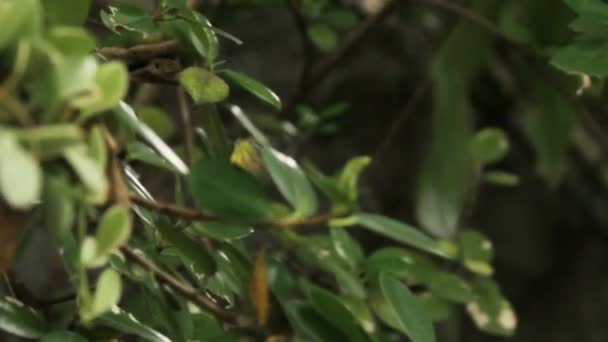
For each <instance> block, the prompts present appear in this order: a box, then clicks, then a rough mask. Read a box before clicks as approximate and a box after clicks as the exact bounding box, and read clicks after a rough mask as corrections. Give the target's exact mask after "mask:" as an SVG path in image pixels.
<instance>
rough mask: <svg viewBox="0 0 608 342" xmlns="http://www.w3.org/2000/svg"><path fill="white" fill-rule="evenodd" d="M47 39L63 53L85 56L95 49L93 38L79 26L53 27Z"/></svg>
mask: <svg viewBox="0 0 608 342" xmlns="http://www.w3.org/2000/svg"><path fill="white" fill-rule="evenodd" d="M77 1H78V0H77ZM66 12H69V11H66ZM48 40H49V41H50V42H51V43H52V44H53V45H54V46H55V47H56V48H57V49H58V50H59V51H60V52H61V53H63V54H64V55H70V56H86V55H89V54H91V53H92V52H93V51H94V50H95V39H94V38H93V37H92V36H91V35H90V34H89V33H88V32H87V31H85V30H84V29H82V28H79V27H70V26H58V27H54V28H52V29H51V30H50V31H49V36H48Z"/></svg>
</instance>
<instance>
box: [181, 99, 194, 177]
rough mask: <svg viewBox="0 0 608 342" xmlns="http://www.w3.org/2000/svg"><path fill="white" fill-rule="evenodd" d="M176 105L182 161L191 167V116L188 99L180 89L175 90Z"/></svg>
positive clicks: (192, 149) (192, 150)
mask: <svg viewBox="0 0 608 342" xmlns="http://www.w3.org/2000/svg"><path fill="white" fill-rule="evenodd" d="M177 103H178V106H179V113H180V117H181V121H182V131H183V134H184V151H185V154H184V159H185V162H186V165H188V166H191V165H192V161H193V158H194V136H193V134H192V127H193V126H192V115H191V113H190V108H189V107H188V98H187V97H186V92H185V91H184V89H183V88H182V87H178V88H177Z"/></svg>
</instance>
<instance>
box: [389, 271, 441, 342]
mask: <svg viewBox="0 0 608 342" xmlns="http://www.w3.org/2000/svg"><path fill="white" fill-rule="evenodd" d="M379 280H380V288H381V289H382V294H383V295H384V298H385V299H386V301H387V302H388V304H389V305H390V307H391V308H392V310H393V312H394V314H395V317H396V318H397V321H398V322H399V324H400V325H401V326H402V328H403V329H404V330H405V331H407V334H408V336H409V337H410V338H411V339H412V342H434V341H435V331H434V330H433V324H432V321H431V319H430V318H429V315H428V312H427V311H426V308H425V307H424V306H423V305H422V303H421V302H420V300H419V299H418V298H416V296H414V294H412V292H411V291H410V289H409V288H408V287H407V286H405V285H404V284H403V283H402V282H401V281H399V280H398V279H397V278H395V277H393V276H390V275H388V274H386V273H381V274H380V277H379Z"/></svg>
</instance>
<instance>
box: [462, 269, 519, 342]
mask: <svg viewBox="0 0 608 342" xmlns="http://www.w3.org/2000/svg"><path fill="white" fill-rule="evenodd" d="M473 288H474V292H475V295H476V299H475V301H472V302H470V303H469V304H467V306H466V308H467V312H468V314H469V316H471V318H472V319H473V322H475V325H477V327H478V328H479V329H480V330H482V331H485V332H487V333H490V334H493V335H499V336H512V335H513V334H514V333H515V329H516V328H517V316H516V315H515V312H514V311H513V308H512V307H511V304H510V303H509V302H508V301H507V300H505V298H504V297H503V295H502V293H501V292H500V289H499V288H498V286H497V285H496V283H495V282H494V281H493V280H492V279H489V278H478V279H477V280H476V281H475V282H473Z"/></svg>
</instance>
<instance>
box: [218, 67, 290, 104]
mask: <svg viewBox="0 0 608 342" xmlns="http://www.w3.org/2000/svg"><path fill="white" fill-rule="evenodd" d="M222 73H223V74H225V75H226V76H228V78H230V79H231V80H232V81H233V82H234V83H235V84H237V85H238V86H240V87H241V88H243V89H245V90H246V91H248V92H249V93H251V94H253V95H254V96H256V97H257V98H259V99H260V100H262V101H264V102H266V103H268V104H270V105H271V106H273V107H275V108H276V109H278V110H281V99H279V97H278V96H277V94H275V93H274V92H273V91H272V90H270V89H268V88H267V87H266V86H265V85H263V84H262V83H260V82H258V81H256V80H254V79H252V78H251V77H249V76H246V75H244V74H242V73H240V72H237V71H234V70H231V69H225V70H223V71H222Z"/></svg>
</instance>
